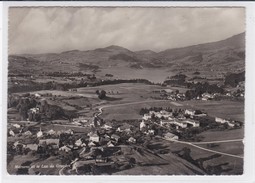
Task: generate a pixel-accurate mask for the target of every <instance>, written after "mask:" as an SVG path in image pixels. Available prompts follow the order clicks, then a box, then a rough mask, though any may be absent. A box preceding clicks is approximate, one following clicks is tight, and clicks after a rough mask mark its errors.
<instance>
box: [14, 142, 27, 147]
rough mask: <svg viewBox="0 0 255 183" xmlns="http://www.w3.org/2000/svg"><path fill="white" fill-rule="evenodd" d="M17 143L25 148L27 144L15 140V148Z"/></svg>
mask: <svg viewBox="0 0 255 183" xmlns="http://www.w3.org/2000/svg"><path fill="white" fill-rule="evenodd" d="M17 145H22V146H23V148H24V147H26V145H25V144H22V143H20V142H19V141H16V142H14V144H13V146H14V147H15V148H16V147H17Z"/></svg>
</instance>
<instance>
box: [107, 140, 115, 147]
mask: <svg viewBox="0 0 255 183" xmlns="http://www.w3.org/2000/svg"><path fill="white" fill-rule="evenodd" d="M106 145H107V147H114V144H113V143H112V142H111V141H109V142H108V143H107V144H106Z"/></svg>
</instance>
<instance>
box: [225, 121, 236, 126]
mask: <svg viewBox="0 0 255 183" xmlns="http://www.w3.org/2000/svg"><path fill="white" fill-rule="evenodd" d="M227 124H228V126H230V127H234V126H235V122H233V121H229V122H227Z"/></svg>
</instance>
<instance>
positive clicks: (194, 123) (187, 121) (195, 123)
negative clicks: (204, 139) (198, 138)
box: [183, 119, 200, 127]
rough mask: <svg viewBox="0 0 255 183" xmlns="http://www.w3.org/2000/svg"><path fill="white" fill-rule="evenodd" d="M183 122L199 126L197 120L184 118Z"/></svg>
mask: <svg viewBox="0 0 255 183" xmlns="http://www.w3.org/2000/svg"><path fill="white" fill-rule="evenodd" d="M183 122H185V123H187V124H191V125H192V126H193V127H199V126H200V123H199V122H198V121H193V120H188V119H187V120H184V121H183Z"/></svg>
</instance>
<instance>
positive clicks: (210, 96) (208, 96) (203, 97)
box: [202, 93, 214, 100]
mask: <svg viewBox="0 0 255 183" xmlns="http://www.w3.org/2000/svg"><path fill="white" fill-rule="evenodd" d="M213 98H214V95H212V94H209V93H203V94H202V100H212V99H213Z"/></svg>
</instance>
